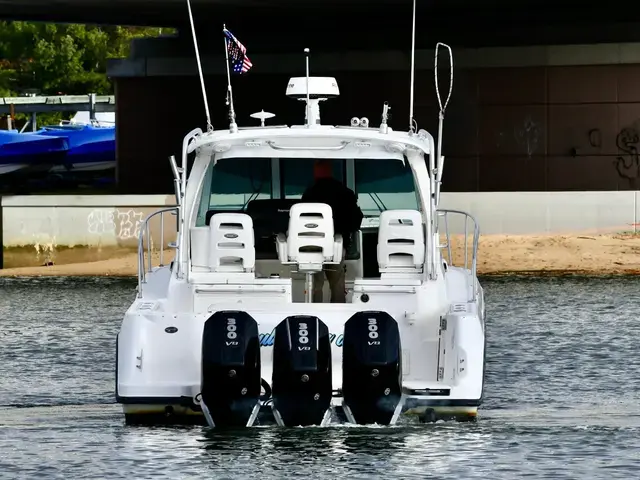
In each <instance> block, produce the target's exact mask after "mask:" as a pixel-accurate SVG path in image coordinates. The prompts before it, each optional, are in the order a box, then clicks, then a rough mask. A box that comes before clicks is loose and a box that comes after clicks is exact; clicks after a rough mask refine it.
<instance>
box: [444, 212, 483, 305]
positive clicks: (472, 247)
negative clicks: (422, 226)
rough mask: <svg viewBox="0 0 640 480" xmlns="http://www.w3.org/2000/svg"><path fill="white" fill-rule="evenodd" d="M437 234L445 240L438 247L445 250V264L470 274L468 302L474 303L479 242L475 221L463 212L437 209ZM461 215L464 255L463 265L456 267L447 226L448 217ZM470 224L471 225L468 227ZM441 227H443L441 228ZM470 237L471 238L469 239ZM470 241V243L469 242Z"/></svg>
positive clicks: (477, 227)
mask: <svg viewBox="0 0 640 480" xmlns="http://www.w3.org/2000/svg"><path fill="white" fill-rule="evenodd" d="M437 213H438V232H440V234H442V233H444V235H445V238H446V243H445V244H440V245H439V247H440V248H441V249H442V248H445V249H446V253H447V255H446V256H447V258H446V260H447V264H448V265H451V266H456V267H460V266H462V267H463V268H465V269H466V270H469V271H470V272H471V277H470V284H469V286H470V287H471V291H472V294H471V297H470V298H469V300H470V301H475V300H476V297H477V292H478V279H477V267H478V241H479V240H480V227H479V226H478V222H477V220H476V219H475V218H474V217H473V215H471V214H469V213H467V212H463V211H462V210H449V209H438V210H437ZM454 214H455V215H461V216H462V217H464V224H463V225H464V228H463V234H462V235H463V236H464V239H463V244H462V245H463V246H462V249H463V254H464V263H463V265H459V264H458V265H456V264H455V262H454V260H453V252H452V249H451V231H450V228H449V227H450V224H449V216H450V215H454ZM440 219H443V222H442V223H441V222H440ZM470 224H471V225H470ZM441 227H444V229H443V228H441ZM470 235H472V236H471V238H470ZM469 239H471V242H469Z"/></svg>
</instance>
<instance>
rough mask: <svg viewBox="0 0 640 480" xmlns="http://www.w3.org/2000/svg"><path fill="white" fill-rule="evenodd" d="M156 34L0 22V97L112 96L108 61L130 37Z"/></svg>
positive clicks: (124, 52) (154, 30) (156, 30)
mask: <svg viewBox="0 0 640 480" xmlns="http://www.w3.org/2000/svg"><path fill="white" fill-rule="evenodd" d="M165 31H166V32H167V33H171V32H170V31H167V30H165ZM161 32H162V29H160V28H141V27H120V26H95V25H78V24H63V25H62V24H60V25H59V24H52V23H32V22H0V59H1V60H0V96H14V95H19V94H21V93H23V92H25V91H27V90H28V91H36V92H38V93H39V94H42V95H57V94H64V95H74V94H75V95H82V94H87V93H97V94H98V95H110V94H113V85H112V83H111V81H110V80H109V79H108V78H107V75H106V69H107V59H109V58H118V57H126V56H127V55H128V53H129V46H130V44H131V41H132V40H133V39H134V38H139V37H155V36H158V35H159V34H160V33H161ZM58 116H59V117H61V115H58ZM54 117H56V116H54ZM52 119H53V118H52Z"/></svg>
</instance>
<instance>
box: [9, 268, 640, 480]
mask: <svg viewBox="0 0 640 480" xmlns="http://www.w3.org/2000/svg"><path fill="white" fill-rule="evenodd" d="M483 284H484V285H485V290H486V298H487V305H488V307H487V313H488V335H489V338H488V354H487V369H488V371H487V384H486V389H485V394H486V401H485V403H484V405H483V407H482V408H481V410H480V418H479V420H478V422H477V423H472V424H469V423H467V424H457V423H453V422H442V423H438V424H435V425H418V424H407V425H401V426H396V427H393V428H383V427H346V426H343V427H331V428H324V429H321V428H294V429H279V428H277V427H260V428H254V429H249V430H243V431H237V432H229V433H220V432H208V431H207V429H205V428H202V427H181V428H178V427H170V428H169V427H163V428H157V427H156V428H154V427H127V426H125V425H124V423H123V417H122V415H121V413H120V410H119V408H118V406H117V405H116V404H114V384H113V382H114V353H115V336H116V333H117V331H118V328H119V325H120V320H121V318H122V314H123V312H124V310H125V309H126V308H127V306H128V305H129V304H130V302H131V301H132V300H133V296H134V282H133V281H130V280H117V279H25V280H22V279H0V319H1V323H0V347H1V348H0V374H1V377H0V478H3V479H4V478H11V479H19V478H38V479H40V478H47V479H56V478H65V479H71V478H82V479H105V478H130V479H142V478H172V479H190V478H193V479H201V478H234V479H237V478H242V479H244V478H246V479H254V478H255V479H270V478H273V479H286V478H301V477H305V478H313V479H337V478H343V477H344V478H350V479H351V478H362V479H365V478H366V479H373V478H390V477H391V478H416V479H417V478H420V479H423V478H442V479H475V478H482V479H489V478H490V479H509V480H511V479H515V478H524V477H530V478H549V479H564V478H580V479H591V478H607V479H613V478H624V479H629V478H635V477H637V472H638V471H639V469H640V415H639V413H638V409H637V408H636V405H637V403H638V398H639V393H638V392H639V389H640V373H639V372H640V358H639V357H638V346H637V345H638V342H637V339H638V337H639V334H640V324H639V323H638V321H637V311H638V300H636V298H637V291H638V287H639V286H640V280H636V279H631V278H626V279H625V278H617V279H616V278H611V279H598V280H594V279H592V280H589V279H484V280H483Z"/></svg>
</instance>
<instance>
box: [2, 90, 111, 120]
mask: <svg viewBox="0 0 640 480" xmlns="http://www.w3.org/2000/svg"><path fill="white" fill-rule="evenodd" d="M86 111H88V112H90V113H93V114H95V113H96V112H115V111H116V97H115V96H114V95H96V94H95V93H89V94H87V95H42V96H25V97H0V114H10V115H14V114H16V113H44V112H86Z"/></svg>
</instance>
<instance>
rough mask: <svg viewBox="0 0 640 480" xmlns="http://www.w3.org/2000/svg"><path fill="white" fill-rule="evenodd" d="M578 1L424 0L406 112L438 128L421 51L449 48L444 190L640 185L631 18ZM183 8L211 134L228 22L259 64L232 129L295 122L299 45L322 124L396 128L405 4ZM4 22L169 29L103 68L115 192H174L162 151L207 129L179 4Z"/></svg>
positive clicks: (30, 4)
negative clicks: (323, 87) (112, 95)
mask: <svg viewBox="0 0 640 480" xmlns="http://www.w3.org/2000/svg"><path fill="white" fill-rule="evenodd" d="M586 3H587V2H565V1H563V2H557V1H555V2H551V1H547V0H545V1H537V2H536V1H534V0H521V1H515V0H510V1H506V0H498V1H493V2H490V1H489V0H486V1H475V2H474V1H472V0H431V1H428V2H427V1H425V0H421V1H419V8H418V35H417V48H418V55H417V74H416V118H417V121H418V122H419V124H420V126H421V127H422V128H427V129H430V130H432V131H433V132H435V126H436V120H437V117H436V108H435V94H434V92H433V73H432V70H431V68H432V61H433V60H432V59H433V52H432V50H430V49H431V48H432V47H433V45H434V44H435V42H436V41H443V42H447V43H449V44H450V45H452V46H453V47H454V55H455V64H456V79H455V82H454V85H455V89H454V93H453V98H452V103H451V106H450V109H449V111H448V120H447V124H446V129H447V131H446V135H445V154H446V155H447V158H448V163H447V168H446V170H445V174H444V178H443V180H444V189H445V190H449V191H513V190H531V191H535V190H538V191H539V190H618V189H620V190H626V189H638V188H640V159H639V158H637V155H635V156H634V154H633V151H634V150H633V148H632V147H634V148H636V149H638V148H640V145H635V144H633V142H632V140H633V139H634V138H640V137H638V135H636V137H634V136H633V135H630V133H629V132H631V133H633V132H636V133H638V131H640V87H638V86H637V85H640V82H639V81H638V80H640V28H639V27H640V9H630V8H628V5H629V3H628V2H625V3H622V1H621V0H610V1H609V2H606V3H605V2H601V3H600V4H599V5H598V6H597V7H585V6H584V5H585V4H586ZM192 5H193V10H194V14H195V16H196V19H197V34H198V41H199V45H200V50H201V55H202V57H203V66H204V71H205V75H206V82H207V90H208V96H209V102H210V108H211V113H212V117H213V120H214V126H215V127H216V128H225V127H226V126H227V112H226V106H225V102H224V100H225V94H226V77H225V64H224V58H223V51H224V48H223V45H224V44H223V42H222V38H223V37H222V32H221V29H222V24H223V23H226V24H227V26H228V28H229V29H230V30H231V31H233V33H234V34H236V35H237V36H238V38H239V39H240V40H241V41H242V42H243V43H244V44H245V45H246V47H247V49H248V54H249V56H250V58H251V60H252V62H253V64H254V68H253V69H252V70H251V71H250V72H249V74H248V75H246V76H244V75H243V76H242V77H234V79H233V82H234V100H235V104H236V112H237V116H238V121H239V123H241V124H253V122H254V121H253V120H252V119H251V118H249V114H250V113H252V112H255V111H259V110H260V109H262V108H264V110H268V111H272V112H274V113H276V115H277V117H276V118H277V120H278V123H289V124H291V123H300V122H301V121H302V118H303V110H301V107H300V104H299V102H294V101H291V100H289V99H287V98H286V97H285V95H284V91H285V87H286V81H287V79H288V78H289V77H290V76H292V75H302V74H303V73H304V59H303V57H302V49H303V48H304V47H309V48H311V52H312V57H311V70H312V73H313V74H316V75H333V76H335V77H336V78H337V80H338V82H339V85H340V88H341V92H342V96H341V97H340V98H339V99H336V100H332V101H331V102H330V103H328V104H327V105H326V106H325V107H324V108H323V121H324V122H327V123H334V124H336V123H340V124H344V123H347V122H348V120H349V119H350V118H351V117H352V116H355V115H357V116H359V117H360V116H368V117H369V118H370V119H377V118H379V115H380V111H379V110H380V106H381V105H382V102H383V101H385V100H386V101H389V102H390V104H391V105H392V109H393V110H392V113H393V118H392V121H391V123H392V126H393V127H394V128H403V129H404V128H406V125H405V124H406V123H407V120H406V118H407V117H408V101H409V98H408V97H409V94H408V86H409V51H410V45H411V5H412V3H411V1H410V0H377V1H375V2H374V1H371V0H370V1H365V0H308V1H305V2H300V1H293V0H218V1H216V0H209V1H205V0H192ZM634 10H635V11H634ZM0 18H5V19H24V20H38V21H58V22H87V23H102V24H105V23H107V24H136V25H142V24H146V25H158V26H171V27H177V28H178V31H179V34H178V35H177V36H175V37H166V38H158V39H150V40H139V41H135V42H134V45H133V48H132V51H131V55H130V57H129V58H127V59H119V60H114V61H112V62H111V64H110V65H109V71H108V73H109V75H110V76H111V77H112V78H113V79H114V81H115V85H116V102H117V113H116V115H117V124H118V147H117V148H118V182H119V187H120V189H121V191H122V192H123V193H169V192H171V189H172V184H171V173H170V169H169V165H168V161H167V157H168V156H169V155H171V154H177V153H178V152H179V150H180V145H181V140H182V136H183V135H184V134H185V133H186V132H188V131H189V130H191V129H192V128H193V127H194V126H201V127H204V125H205V121H204V120H205V119H204V112H203V107H202V96H201V93H200V87H199V82H198V79H197V76H196V75H197V72H196V63H195V59H194V54H193V43H192V39H191V37H190V31H189V29H188V28H185V27H187V21H188V19H187V10H186V3H185V1H184V0H59V1H56V2H51V1H49V0H0ZM309 18H311V19H312V20H311V21H310V20H309ZM276 52H277V53H276ZM625 131H626V132H627V134H626V136H625V135H623V132H625ZM625 139H626V140H625ZM621 142H622V143H621ZM629 142H631V144H630V143H629ZM621 144H622V147H621V146H620V145H621ZM622 148H624V149H625V150H623V149H622ZM636 151H637V150H636ZM152 176H153V178H152Z"/></svg>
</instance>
